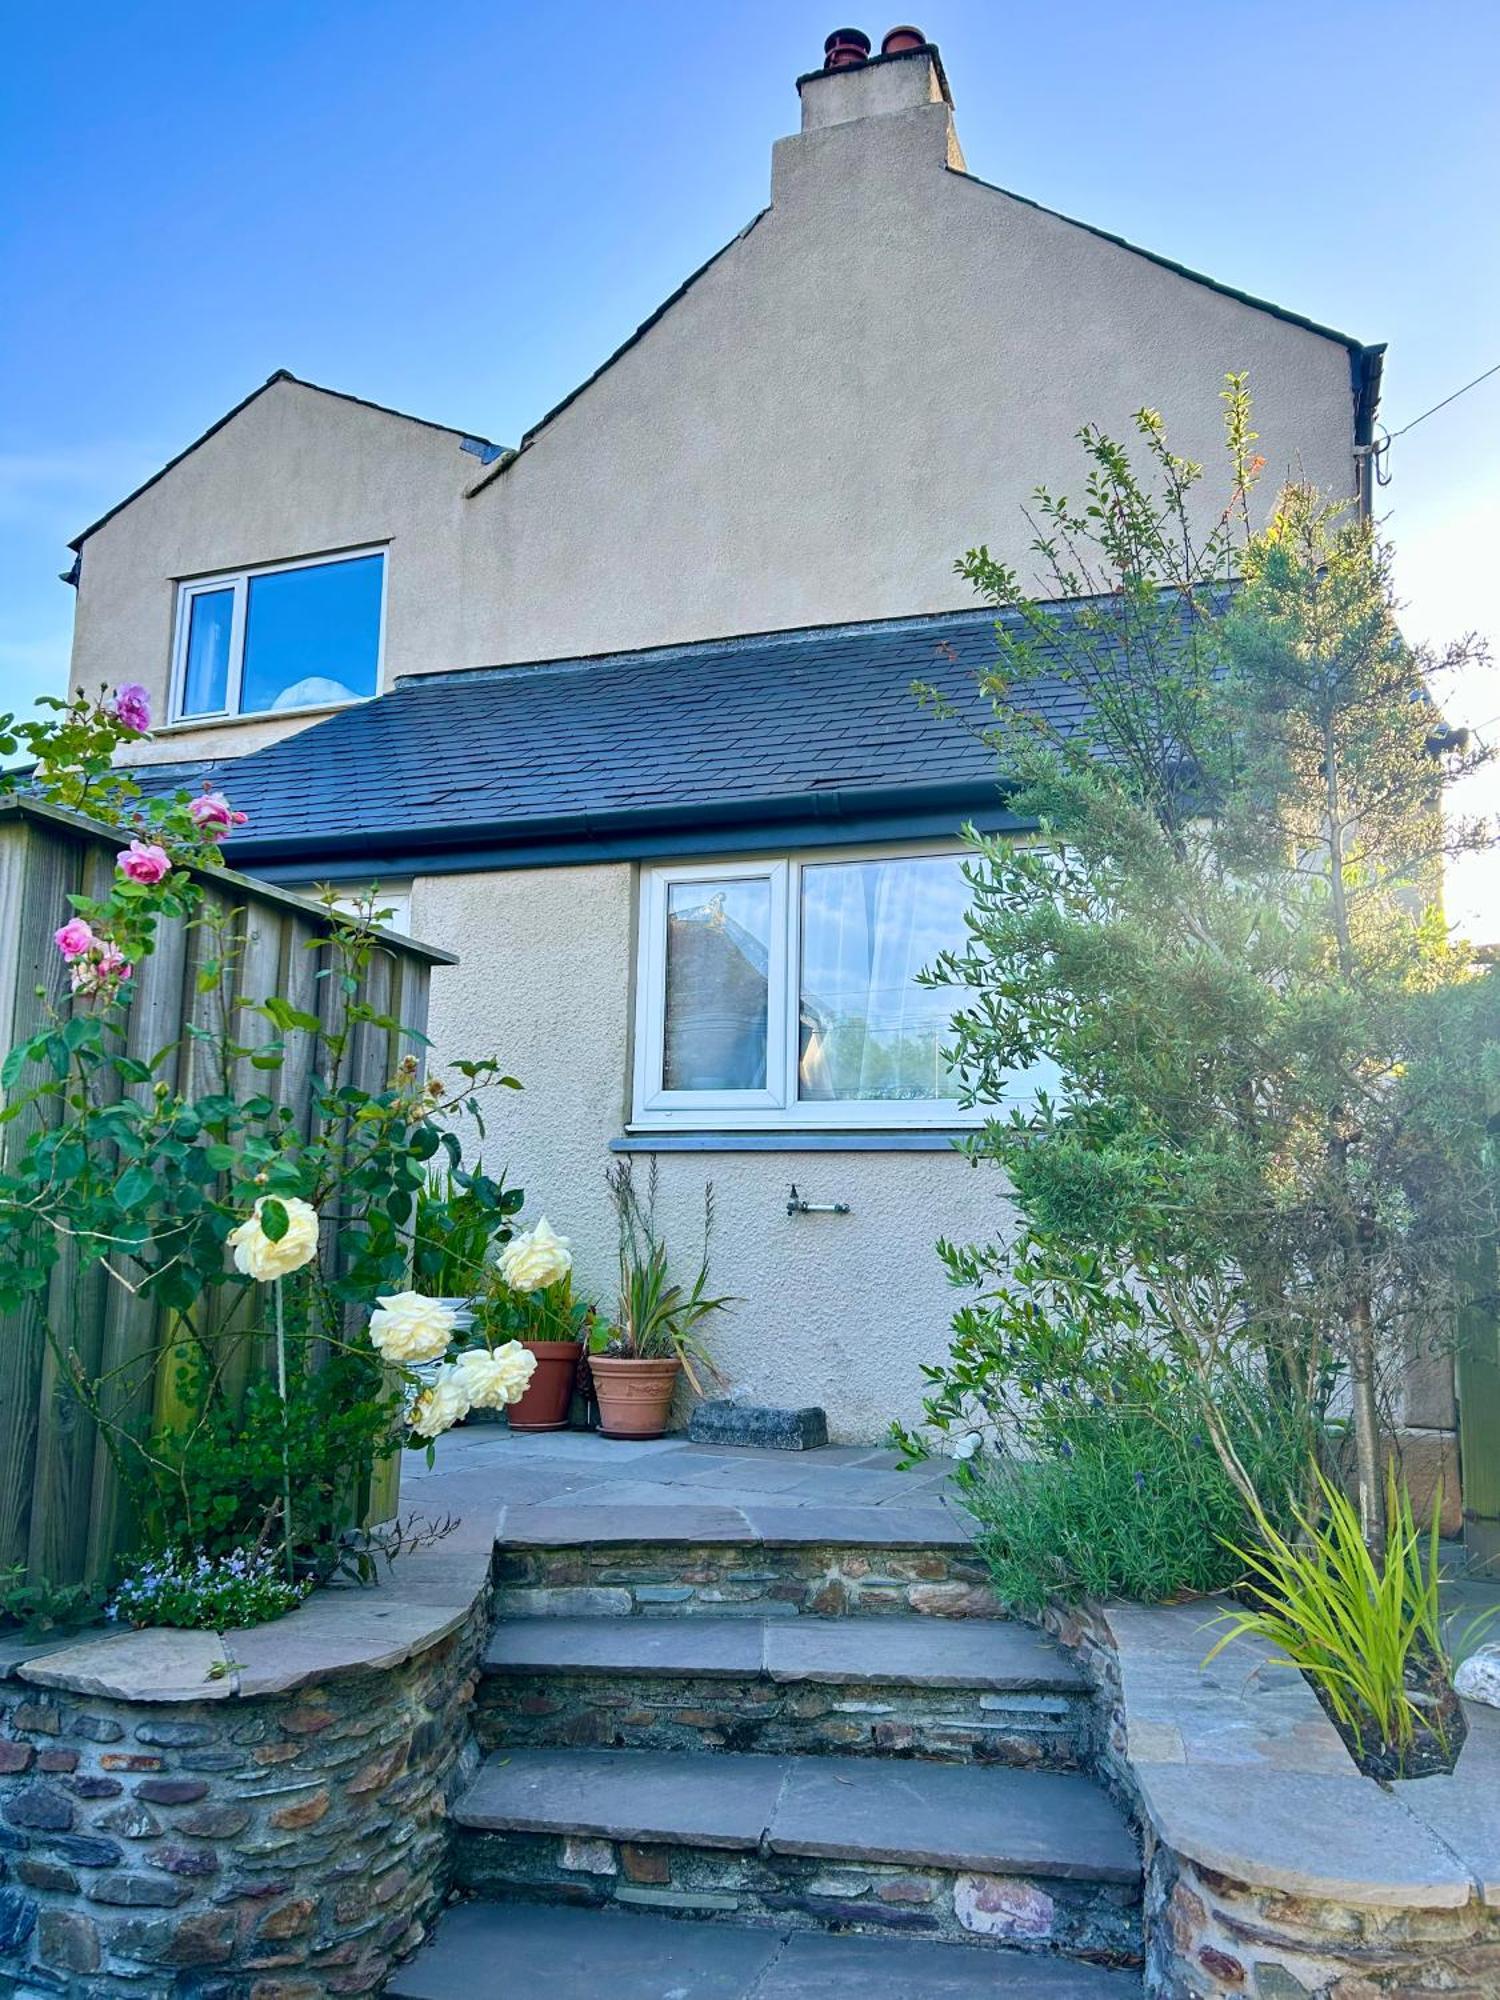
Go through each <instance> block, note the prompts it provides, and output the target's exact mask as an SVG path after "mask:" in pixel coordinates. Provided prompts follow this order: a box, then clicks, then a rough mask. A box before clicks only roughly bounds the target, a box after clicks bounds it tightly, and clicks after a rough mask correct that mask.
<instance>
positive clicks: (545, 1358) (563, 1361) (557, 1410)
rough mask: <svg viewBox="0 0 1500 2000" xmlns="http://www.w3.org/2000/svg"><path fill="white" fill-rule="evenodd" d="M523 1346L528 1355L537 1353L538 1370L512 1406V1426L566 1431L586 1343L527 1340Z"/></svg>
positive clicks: (525, 1429)
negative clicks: (581, 1355)
mask: <svg viewBox="0 0 1500 2000" xmlns="http://www.w3.org/2000/svg"><path fill="white" fill-rule="evenodd" d="M521 1345H522V1346H523V1347H524V1348H525V1349H526V1352H527V1353H528V1354H534V1355H535V1356H536V1373H535V1374H534V1375H533V1376H532V1378H531V1380H530V1381H529V1382H528V1383H527V1385H526V1390H525V1393H524V1394H523V1395H522V1397H521V1400H520V1401H519V1402H518V1403H512V1404H511V1406H510V1427H511V1429H512V1430H513V1431H565V1430H566V1429H567V1428H568V1411H569V1408H570V1406H571V1404H572V1401H573V1384H574V1382H575V1381H576V1380H577V1377H578V1357H579V1355H580V1354H581V1353H582V1352H583V1342H582V1341H581V1340H523V1341H522V1342H521Z"/></svg>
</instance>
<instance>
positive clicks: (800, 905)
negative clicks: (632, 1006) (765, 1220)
mask: <svg viewBox="0 0 1500 2000" xmlns="http://www.w3.org/2000/svg"><path fill="white" fill-rule="evenodd" d="M968 904H969V891H968V885H967V884H966V882H965V881H964V877H963V865H962V859H961V856H960V854H959V853H958V852H957V851H956V850H953V849H946V850H943V851H940V852H931V851H929V852H923V853H912V852H905V853H891V852H887V853H877V854H872V853H858V854H833V855H826V856H825V855H819V856H816V857H808V858H806V859H781V858H776V859H769V860H753V861H744V862H730V861H726V862H715V863H711V864H704V865H701V866H700V865H693V866H680V867H679V866H673V865H668V866H661V867H655V868H650V869H646V870H644V871H643V875H642V889H641V929H640V953H639V961H638V972H637V990H636V1065H635V1116H634V1120H633V1122H634V1123H635V1124H636V1125H639V1126H645V1127H653V1128H656V1129H663V1128H670V1127H674V1126H675V1127H680V1128H682V1129H684V1130H687V1129H698V1130H715V1129H717V1130H739V1129H748V1128H752V1127H755V1126H770V1127H777V1126H779V1127H783V1128H785V1127H805V1128H816V1127H818V1126H820V1125H823V1126H852V1125H864V1126H872V1127H881V1126H886V1127H901V1126H924V1125H925V1126H951V1125H956V1124H964V1123H972V1122H976V1121H977V1117H978V1114H976V1113H973V1112H964V1111H962V1110H961V1109H960V1107H959V1102H958V1099H959V1085H958V1080H957V1078H956V1077H955V1076H954V1074H953V1073H952V1071H951V1070H950V1068H949V1066H948V1064H947V1062H946V1060H945V1058H944V1053H943V1052H944V1049H945V1047H946V1046H947V1045H948V1044H949V1043H950V1042H951V1039H952V1038H951V1035H950V1033H949V1022H950V1020H951V1018H952V1015H953V1013H954V1010H955V1007H956V1005H957V1002H958V999H959V997H960V996H959V995H958V993H957V992H956V991H955V990H954V989H953V988H951V987H931V986H923V985H921V984H919V982H918V975H919V974H920V973H921V972H922V971H923V969H924V968H925V967H928V966H931V965H932V964H933V963H934V962H935V960H936V959H937V957H938V955H939V953H941V952H943V951H949V950H953V951H957V950H961V949H962V948H963V947H964V945H965V943H966V941H967V931H966V929H965V924H964V915H965V911H966V910H967V908H968ZM1030 1094H1031V1093H1030V1091H1029V1089H1026V1088H1022V1089H1021V1090H1019V1091H1018V1093H1017V1096H1018V1099H1021V1100H1024V1099H1026V1098H1028V1097H1029V1096H1030Z"/></svg>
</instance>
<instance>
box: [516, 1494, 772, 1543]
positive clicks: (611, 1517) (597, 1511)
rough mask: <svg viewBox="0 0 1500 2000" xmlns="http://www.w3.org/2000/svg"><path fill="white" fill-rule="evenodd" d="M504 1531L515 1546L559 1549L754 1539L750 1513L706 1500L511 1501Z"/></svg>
mask: <svg viewBox="0 0 1500 2000" xmlns="http://www.w3.org/2000/svg"><path fill="white" fill-rule="evenodd" d="M501 1533H502V1536H503V1538H504V1540H505V1542H506V1544H507V1545H508V1546H509V1547H511V1548H533V1549H560V1548H576V1547H583V1546H587V1545H590V1544H592V1545H594V1546H597V1547H601V1548H628V1547H629V1546H630V1545H631V1544H632V1543H636V1542H685V1543H690V1544H696V1543H703V1542H753V1541H754V1540H755V1539H756V1537H755V1535H754V1533H753V1531H752V1529H751V1527H750V1524H749V1522H748V1521H747V1520H746V1518H745V1516H744V1515H743V1514H742V1513H740V1512H738V1511H737V1510H736V1509H734V1508H730V1507H711V1506H707V1505H705V1504H703V1503H702V1502H686V1503H684V1504H682V1505H680V1506H672V1505H670V1504H667V1505H664V1506H648V1507H624V1506H620V1505H617V1504H616V1503H615V1502H614V1501H609V1502H607V1503H605V1504H601V1505H600V1506H596V1507H584V1506H577V1505H565V1506H560V1507H507V1508H506V1510H505V1519H504V1521H503V1523H502V1526H501Z"/></svg>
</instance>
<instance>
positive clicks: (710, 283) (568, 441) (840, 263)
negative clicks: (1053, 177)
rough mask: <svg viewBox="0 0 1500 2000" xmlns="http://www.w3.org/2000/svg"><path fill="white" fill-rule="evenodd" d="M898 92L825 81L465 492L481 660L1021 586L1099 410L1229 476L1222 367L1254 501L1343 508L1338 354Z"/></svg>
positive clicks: (875, 72)
mask: <svg viewBox="0 0 1500 2000" xmlns="http://www.w3.org/2000/svg"><path fill="white" fill-rule="evenodd" d="M909 73H910V75H911V77H912V78H914V79H920V77H921V76H923V75H926V74H930V72H929V71H928V68H927V64H926V61H925V59H923V60H922V61H920V62H918V63H915V64H914V65H913V66H912V68H911V70H910V72H909ZM907 74H908V71H907V68H906V65H905V64H902V65H898V66H892V67H884V66H881V65H873V66H871V67H870V68H869V69H868V70H863V71H861V70H852V71H845V72H843V73H842V74H839V75H835V76H833V77H829V78H817V79H814V80H812V81H811V82H809V83H808V84H807V85H806V86H805V95H804V102H805V105H806V107H807V111H808V116H809V118H810V119H811V118H814V117H821V116H822V115H823V109H820V107H824V108H827V107H828V106H831V112H830V115H833V116H835V117H836V118H837V120H838V122H833V123H828V124H815V125H814V128H813V129H810V130H807V131H804V132H803V133H801V134H800V135H798V136H797V137H794V138H789V139H783V140H782V141H780V142H779V144H778V145H777V147H776V149H775V164H774V176H773V200H772V206H771V208H770V210H769V212H768V213H767V214H766V215H764V216H763V217H762V219H761V220H760V221H759V223H758V224H757V225H756V226H755V227H754V228H753V229H751V230H750V231H749V233H748V234H747V235H745V236H743V237H742V238H740V239H739V240H737V241H736V242H735V243H734V244H733V245H732V247H731V248H730V249H729V250H728V251H727V252H726V253H725V254H724V255H723V256H721V257H720V258H719V259H718V261H717V262H716V263H714V264H713V265H712V266H711V267H710V268H709V269H708V270H707V271H706V272H705V273H704V274H703V275H702V276H701V277H699V278H698V280H697V281H696V282H695V283H694V284H693V285H691V286H690V287H689V289H688V290H687V292H686V293H685V294H684V295H683V296H682V297H681V298H680V299H679V300H678V301H677V302H676V303H675V304H673V305H672V306H671V307H670V308H669V309H668V310H667V311H666V313H665V314H664V315H663V317H662V318H661V319H660V320H659V321H658V322H657V323H656V324H655V325H654V326H653V327H652V328H651V329H650V330H649V331H648V332H647V333H646V335H645V336H644V338H643V339H642V340H640V341H639V342H638V343H637V344H636V345H635V346H633V347H631V348H629V349H628V350H627V351H626V352H625V353H624V354H623V355H621V356H620V358H619V359H618V360H616V361H615V362H614V364H613V365H612V366H611V367H609V368H608V369H607V370H606V371H605V372H604V373H603V374H602V375H601V376H600V377H599V378H598V379H597V380H596V381H595V382H594V383H593V384H592V385H591V386H590V387H588V388H586V389H585V390H584V391H583V392H582V394H581V395H579V396H578V397H577V398H576V400H575V401H573V402H572V403H571V404H570V405H569V406H568V407H567V408H566V409H564V410H563V411H562V412H561V413H560V414H559V415H558V416H557V417H555V418H554V419H553V420H552V421H551V422H550V423H549V424H547V425H546V426H545V427H544V428H543V429H542V430H541V431H540V432H539V433H538V434H537V436H536V438H535V440H534V442H533V443H532V444H531V445H529V446H528V447H527V448H526V449H524V450H523V451H522V453H521V455H520V457H519V458H518V459H516V460H515V461H514V462H513V463H512V464H511V465H510V466H509V467H508V468H507V469H505V470H504V471H502V472H499V473H498V474H497V475H495V476H494V477H493V478H492V479H491V480H490V481H489V483H488V484H487V485H486V486H485V487H484V489H483V491H481V492H479V493H478V494H477V495H476V497H475V499H474V501H473V503H472V504H471V506H470V507H469V508H468V509H467V510H466V512H465V515H464V522H463V531H464V537H465V574H466V576H467V578H468V580H469V586H470V587H469V591H468V596H467V617H466V621H465V628H464V646H463V657H464V659H466V660H469V661H476V662H477V661H480V660H496V661H510V660H531V659H542V658H548V657H566V656H570V655H577V654H588V653H591V652H603V651H610V650H614V649H627V648H632V647H644V646H654V645H659V644H663V643H668V642H675V641H687V640H693V639H700V638H704V637H711V636H717V635H721V634H729V633H739V632H753V631H763V630H774V629H777V628H782V627H787V626H799V625H808V624H820V623H826V622H836V621H842V620H853V619H866V618H880V617H888V616H896V615H904V614H907V613H913V612H925V611H937V610H943V609H948V608H952V607H954V606H956V605H963V604H967V603H970V602H972V598H971V597H970V595H969V593H968V592H967V590H966V588H965V587H964V585H963V584H962V583H960V582H959V581H958V580H957V579H956V578H955V577H954V575H953V561H954V558H955V557H956V556H957V555H959V554H961V553H962V552H963V551H964V550H965V549H967V548H969V547H971V546H973V545H974V544H975V543H977V542H979V541H987V542H988V544H989V546H990V548H991V550H992V551H993V552H994V553H995V554H996V555H998V556H1002V557H1005V558H1007V559H1008V560H1010V561H1012V562H1014V563H1016V564H1017V566H1018V567H1019V568H1020V569H1021V571H1022V573H1023V575H1025V574H1028V573H1029V570H1030V560H1029V556H1028V551H1027V543H1028V541H1029V538H1030V531H1029V529H1028V528H1027V526H1026V524H1025V522H1024V520H1023V519H1022V516H1021V512H1020V509H1021V505H1022V503H1023V502H1024V501H1025V499H1026V498H1027V496H1028V495H1029V494H1030V492H1031V490H1032V488H1033V487H1034V486H1035V485H1037V484H1038V483H1046V484H1050V485H1052V486H1053V487H1054V488H1056V487H1059V486H1060V487H1061V488H1062V489H1063V490H1065V491H1069V492H1073V493H1076V492H1077V490H1078V486H1079V468H1080V458H1079V452H1078V447H1077V445H1076V443H1075V442H1074V433H1075V432H1076V431H1077V429H1078V428H1079V426H1080V425H1081V424H1082V423H1084V422H1085V421H1089V422H1095V423H1099V424H1101V425H1103V426H1105V427H1106V428H1107V429H1110V430H1112V431H1114V432H1116V433H1124V432H1126V431H1128V428H1129V423H1130V417H1131V413H1132V412H1133V411H1134V410H1136V409H1137V408H1139V407H1140V406H1141V405H1142V404H1150V405H1153V406H1156V407H1158V408H1160V409H1162V410H1163V411H1164V413H1165V415H1166V418H1167V421H1168V425H1169V428H1170V434H1171V438H1172V442H1173V444H1174V446H1175V448H1176V449H1177V450H1179V451H1181V452H1184V453H1186V454H1188V455H1189V456H1191V457H1193V458H1196V459H1199V460H1202V461H1206V462H1207V463H1208V464H1209V465H1210V467H1211V468H1212V471H1213V473H1214V474H1217V473H1218V471H1219V466H1218V463H1217V455H1218V453H1219V450H1220V445H1221V437H1222V432H1221V416H1222V407H1221V404H1220V400H1219V397H1220V391H1221V390H1222V388H1223V385H1224V376H1225V374H1226V373H1227V372H1229V371H1231V370H1235V371H1238V370H1247V371H1248V372H1249V375H1250V378H1251V383H1252V388H1253V392H1254V396H1255V416H1256V427H1257V429H1258V430H1259V432H1260V435H1261V446H1260V448H1261V449H1262V450H1263V451H1264V453H1265V454H1266V457H1267V460H1268V469H1267V475H1266V482H1265V485H1264V487H1263V489H1262V493H1263V499H1264V503H1265V505H1267V506H1269V504H1270V502H1271V500H1272V499H1273V497H1274V494H1275V490H1276V486H1277V483H1278V481H1279V480H1280V479H1281V478H1282V477H1284V476H1285V475H1286V474H1287V473H1289V472H1291V471H1293V470H1296V471H1298V472H1300V473H1301V474H1302V475H1303V476H1305V477H1307V478H1309V479H1311V480H1313V481H1315V482H1316V483H1317V484H1319V485H1320V486H1322V487H1323V488H1325V489H1326V490H1327V491H1329V492H1331V493H1340V494H1342V493H1348V492H1350V491H1351V490H1352V482H1353V457H1352V442H1353V426H1352V415H1353V411H1352V399H1351V388H1350V373H1349V354H1348V350H1347V349H1346V348H1345V347H1344V346H1343V345H1341V344H1340V343H1338V342H1335V341H1332V340H1329V339H1327V338H1325V337H1323V336H1321V335H1318V334H1315V333H1311V332H1309V331H1307V330H1306V329H1304V328H1302V327H1298V326H1294V325H1291V324H1289V323H1288V322H1287V321H1285V320H1281V319H1278V318H1276V317H1274V316H1273V315H1271V314H1270V313H1267V312H1262V311H1258V310H1256V309H1254V308H1252V307H1250V306H1248V305H1246V304H1244V303H1242V302H1240V301H1239V300H1237V299H1233V298H1230V297H1227V296H1225V295H1224V294H1222V293H1219V292H1215V291H1213V290H1211V289H1209V288H1208V287H1206V286H1204V285H1199V284H1194V283H1192V282H1191V281H1189V280H1187V279H1185V278H1184V277H1182V276H1180V275H1178V274H1177V273H1175V272H1173V271H1170V270H1167V269H1165V268H1163V267H1162V266H1161V265H1159V264H1154V263H1152V262H1150V261H1149V260H1148V259H1146V258H1144V257H1141V256H1138V255H1135V254H1133V253H1132V252H1130V251H1128V250H1125V249H1122V248H1120V247H1119V246H1118V245H1116V244H1112V243H1109V242H1106V241H1104V240H1103V239H1101V238H1099V237H1097V236H1094V235H1092V234H1090V233H1089V232H1088V231H1087V230H1085V229H1082V228H1080V227H1078V226H1076V225H1074V224H1070V223H1067V222H1064V221H1062V220H1060V219H1058V218H1056V217H1053V216H1050V215H1047V214H1045V213H1043V212H1042V211H1040V210H1038V209H1035V208H1032V207H1030V206H1028V205H1027V204H1026V203H1025V202H1023V201H1019V200H1015V199H1013V198H1011V197H1008V196H1006V195H1003V194H1000V193H998V192H996V191H995V190H993V189H991V188H987V187H983V186H981V185H979V184H977V183H976V182H974V181H972V180H969V179H967V178H965V177H964V176H962V175H961V174H958V173H955V172H953V171H951V170H950V168H949V164H948V163H949V159H950V157H951V154H952V148H953V138H952V130H951V120H950V113H949V109H948V106H947V105H946V104H944V103H941V102H938V103H931V102H915V103H911V104H909V105H908V106H907V108H904V109H890V108H889V104H890V102H891V96H890V93H891V89H892V83H891V79H892V77H893V76H895V77H897V78H900V77H902V76H905V75H907ZM825 93H833V94H834V95H836V96H837V98H838V101H837V103H833V100H832V97H831V96H825ZM861 112H869V113H870V115H857V114H859V113H861ZM984 165H985V166H986V168H992V167H997V166H1001V165H1003V163H999V162H986V163H984ZM1205 490H1206V493H1207V494H1208V496H1209V500H1208V503H1207V504H1210V505H1211V504H1212V502H1213V498H1214V496H1217V497H1218V500H1219V502H1220V504H1222V497H1223V492H1224V483H1223V480H1222V477H1216V476H1211V477H1210V478H1209V479H1208V480H1207V481H1206V482H1205Z"/></svg>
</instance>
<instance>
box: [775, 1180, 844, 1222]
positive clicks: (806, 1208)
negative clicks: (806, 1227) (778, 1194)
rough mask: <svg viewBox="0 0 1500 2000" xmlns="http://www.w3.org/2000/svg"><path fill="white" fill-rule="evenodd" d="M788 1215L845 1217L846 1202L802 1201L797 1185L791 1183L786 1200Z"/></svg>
mask: <svg viewBox="0 0 1500 2000" xmlns="http://www.w3.org/2000/svg"><path fill="white" fill-rule="evenodd" d="M786 1212H787V1214H788V1215H847V1214H848V1213H849V1204H848V1202H847V1201H804V1200H803V1198H802V1196H801V1195H800V1194H798V1192H797V1183H796V1182H795V1181H793V1182H792V1191H791V1193H790V1194H789V1195H788V1196H787V1198H786Z"/></svg>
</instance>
